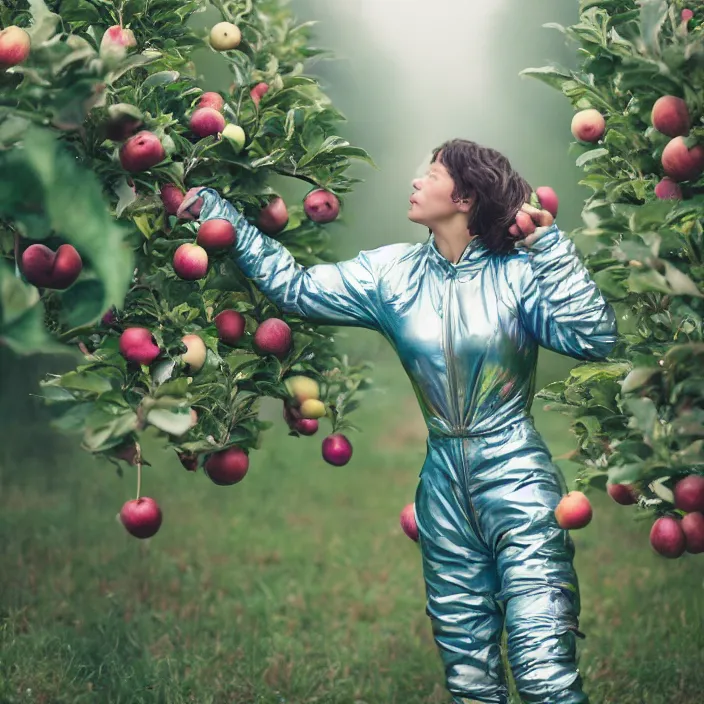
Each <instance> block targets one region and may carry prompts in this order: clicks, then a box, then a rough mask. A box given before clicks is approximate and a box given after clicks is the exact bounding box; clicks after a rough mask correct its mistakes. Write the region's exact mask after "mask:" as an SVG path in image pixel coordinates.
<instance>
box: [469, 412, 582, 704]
mask: <svg viewBox="0 0 704 704" xmlns="http://www.w3.org/2000/svg"><path fill="white" fill-rule="evenodd" d="M474 459H475V464H474V467H473V469H475V470H476V471H475V472H474V473H473V474H472V480H473V484H472V486H471V487H470V489H471V490H472V491H473V493H474V497H475V505H476V507H477V509H478V511H479V514H480V516H481V519H482V520H481V526H482V532H483V533H484V534H485V535H486V536H487V537H488V539H489V541H490V544H491V546H492V551H493V553H494V555H495V557H496V567H497V570H498V574H499V579H500V583H501V590H500V591H499V592H498V594H497V595H496V598H497V599H498V600H499V601H501V602H502V603H503V604H505V612H506V622H505V625H506V632H507V636H508V661H509V663H510V666H511V673H512V675H513V679H514V681H515V683H516V688H517V689H518V692H519V694H520V696H521V699H522V700H523V701H524V702H525V703H526V704H588V702H589V699H588V697H587V695H586V694H585V693H584V692H583V691H582V684H583V682H582V678H581V675H580V673H579V670H578V668H577V646H576V638H577V637H582V638H583V637H584V635H583V634H582V633H581V632H580V631H579V614H580V608H581V604H580V591H579V581H578V578H577V574H576V571H575V569H574V564H573V560H574V555H575V546H574V542H573V540H572V538H571V536H570V533H569V531H567V530H564V529H562V528H560V526H559V525H558V523H557V519H556V517H555V508H556V507H557V504H558V503H559V502H560V499H561V497H562V496H563V495H564V494H565V493H566V492H567V487H566V483H565V479H564V476H563V475H562V473H561V471H560V470H559V468H558V467H557V466H556V465H554V464H553V463H552V459H551V456H550V453H549V451H548V449H547V447H546V446H545V444H544V442H543V441H542V439H541V438H540V436H539V435H538V433H537V431H536V430H535V428H534V427H533V426H532V425H531V424H525V425H522V426H518V427H517V428H514V429H513V430H512V431H511V432H510V433H507V434H506V435H505V436H504V437H502V438H497V439H494V438H492V439H488V440H486V441H484V442H481V443H479V444H478V450H477V452H476V453H475V458H474Z"/></svg>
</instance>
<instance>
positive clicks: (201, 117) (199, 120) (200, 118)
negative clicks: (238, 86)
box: [190, 108, 225, 138]
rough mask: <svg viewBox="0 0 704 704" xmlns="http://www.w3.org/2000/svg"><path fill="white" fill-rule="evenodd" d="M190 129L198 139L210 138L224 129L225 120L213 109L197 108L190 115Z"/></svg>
mask: <svg viewBox="0 0 704 704" xmlns="http://www.w3.org/2000/svg"><path fill="white" fill-rule="evenodd" d="M190 128H191V132H193V134H195V135H197V136H198V137H201V138H202V137H210V136H211V135H216V134H218V133H220V132H222V131H223V129H225V118H224V117H223V116H222V114H221V113H219V112H218V111H217V110H216V109H215V108H198V109H197V110H195V111H194V112H193V114H192V115H191V121H190Z"/></svg>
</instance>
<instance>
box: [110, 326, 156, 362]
mask: <svg viewBox="0 0 704 704" xmlns="http://www.w3.org/2000/svg"><path fill="white" fill-rule="evenodd" d="M159 352H160V350H159V346H158V345H157V344H156V342H155V341H154V337H153V336H152V333H151V331H150V330H148V329H147V328H137V327H135V328H127V329H126V330H125V331H124V332H123V333H122V335H120V354H122V356H123V357H124V358H125V359H126V360H127V361H128V362H136V363H137V364H151V363H152V362H153V361H154V360H155V359H156V358H157V357H158V356H159Z"/></svg>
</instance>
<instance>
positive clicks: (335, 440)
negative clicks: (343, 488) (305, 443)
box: [322, 433, 352, 467]
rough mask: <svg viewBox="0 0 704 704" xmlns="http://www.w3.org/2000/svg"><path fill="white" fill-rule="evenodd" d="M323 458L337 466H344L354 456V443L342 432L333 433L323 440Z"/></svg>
mask: <svg viewBox="0 0 704 704" xmlns="http://www.w3.org/2000/svg"><path fill="white" fill-rule="evenodd" d="M322 450H323V459H324V460H325V461H326V462H327V463H328V464H332V465H334V466H335V467H342V466H343V465H345V464H347V463H348V462H349V461H350V458H351V457H352V443H351V442H350V441H349V440H348V439H347V438H346V437H345V436H344V435H343V434H342V433H333V434H332V435H328V436H327V437H326V438H325V439H324V440H323V445H322Z"/></svg>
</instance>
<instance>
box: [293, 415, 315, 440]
mask: <svg viewBox="0 0 704 704" xmlns="http://www.w3.org/2000/svg"><path fill="white" fill-rule="evenodd" d="M293 428H294V430H296V431H297V432H299V433H300V434H301V435H306V436H310V435H315V434H316V433H317V432H318V421H317V420H316V419H315V418H299V419H298V420H296V421H295V423H294V425H293Z"/></svg>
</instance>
